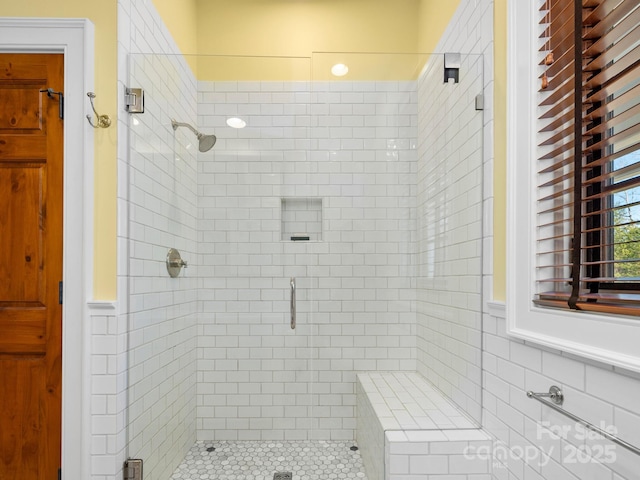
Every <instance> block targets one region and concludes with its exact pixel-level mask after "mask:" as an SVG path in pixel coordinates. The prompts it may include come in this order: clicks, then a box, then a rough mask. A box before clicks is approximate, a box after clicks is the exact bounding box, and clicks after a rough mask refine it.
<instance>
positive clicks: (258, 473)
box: [171, 440, 367, 480]
mask: <svg viewBox="0 0 640 480" xmlns="http://www.w3.org/2000/svg"><path fill="white" fill-rule="evenodd" d="M353 445H354V442H353V441H326V440H300V441H226V440H225V441H199V442H196V443H195V444H194V445H193V447H192V448H191V449H190V450H189V452H188V453H187V455H186V456H185V458H184V460H183V462H182V464H181V465H180V466H179V467H178V468H177V469H176V470H175V471H174V473H173V475H172V476H171V480H272V479H273V480H325V479H328V478H336V479H340V480H350V479H353V480H367V477H366V474H365V473H364V466H363V465H362V458H361V457H360V452H359V451H358V450H351V447H352V446H353Z"/></svg>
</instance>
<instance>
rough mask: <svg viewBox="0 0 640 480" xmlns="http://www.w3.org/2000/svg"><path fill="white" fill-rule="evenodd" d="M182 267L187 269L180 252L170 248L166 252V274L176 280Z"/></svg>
mask: <svg viewBox="0 0 640 480" xmlns="http://www.w3.org/2000/svg"><path fill="white" fill-rule="evenodd" d="M182 267H184V268H187V262H185V261H184V260H182V258H181V257H180V252H179V251H178V250H176V249H175V248H170V249H169V252H167V272H169V276H170V277H171V278H176V277H177V276H178V275H180V270H182Z"/></svg>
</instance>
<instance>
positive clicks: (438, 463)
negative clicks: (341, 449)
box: [356, 372, 491, 480]
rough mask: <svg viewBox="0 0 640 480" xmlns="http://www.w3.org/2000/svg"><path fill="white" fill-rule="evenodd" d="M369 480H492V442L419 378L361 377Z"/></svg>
mask: <svg viewBox="0 0 640 480" xmlns="http://www.w3.org/2000/svg"><path fill="white" fill-rule="evenodd" d="M357 379H358V382H357V406H358V410H357V413H358V416H357V430H356V435H357V441H358V445H359V447H360V450H361V455H362V459H363V462H364V465H365V470H366V472H367V478H368V479H369V480H411V479H416V480H418V479H420V480H431V479H433V480H435V479H438V480H467V479H470V478H473V480H490V478H491V474H490V468H491V464H490V462H491V454H490V448H491V438H490V437H489V435H488V434H487V433H485V432H484V431H482V430H481V429H479V428H477V426H476V424H475V423H474V422H473V421H472V420H471V419H470V418H468V417H467V415H465V414H464V413H462V412H460V410H459V409H458V408H457V407H456V406H455V405H454V404H453V403H452V402H451V401H449V400H448V399H447V398H445V396H444V395H443V394H442V393H440V392H439V391H438V390H437V389H436V388H434V387H433V386H432V385H431V384H430V383H429V382H427V381H426V380H425V379H424V378H423V377H422V376H421V375H420V374H418V373H416V372H372V373H360V374H358V376H357Z"/></svg>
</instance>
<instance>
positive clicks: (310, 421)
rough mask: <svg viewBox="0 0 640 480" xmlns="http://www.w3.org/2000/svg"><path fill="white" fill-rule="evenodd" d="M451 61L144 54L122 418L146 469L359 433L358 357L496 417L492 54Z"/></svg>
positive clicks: (362, 367) (133, 130) (132, 124)
mask: <svg viewBox="0 0 640 480" xmlns="http://www.w3.org/2000/svg"><path fill="white" fill-rule="evenodd" d="M443 62H444V56H443V55H426V54H425V55H416V54H356V53H317V54H314V55H313V56H312V57H311V58H264V57H260V58H258V57H207V56H193V57H191V56H177V55H176V56H174V55H154V54H133V55H131V56H130V64H129V69H130V78H129V81H130V85H129V86H131V87H140V88H143V89H144V91H145V112H144V113H143V114H139V115H137V114H132V115H130V116H129V117H128V119H127V120H128V122H129V128H130V130H129V131H130V152H129V159H128V165H127V171H126V173H125V174H124V175H121V178H126V182H127V193H126V195H127V197H128V198H127V199H126V205H127V209H128V211H127V212H126V218H127V219H128V220H127V225H126V229H124V230H123V231H125V232H126V236H127V242H126V243H127V245H128V247H127V248H128V250H129V251H128V252H127V255H128V258H129V259H130V261H129V264H128V269H129V271H128V272H127V277H128V279H129V280H128V289H129V291H128V295H127V301H128V305H127V312H128V315H127V321H128V332H129V333H128V352H129V354H128V359H127V361H128V378H127V382H128V390H127V395H128V409H127V415H126V417H127V418H126V419H125V422H126V424H127V445H128V456H129V457H130V458H142V459H143V460H144V462H145V479H147V478H153V479H167V478H170V477H171V475H172V472H173V471H174V470H175V469H176V467H177V466H178V465H179V464H180V463H181V461H182V460H183V458H185V456H186V455H187V452H188V451H189V449H191V448H192V447H193V445H194V443H195V442H196V440H199V441H203V442H204V443H203V446H204V447H206V448H216V446H217V447H218V448H223V447H222V445H223V444H224V445H227V444H228V443H226V442H231V441H233V442H256V441H265V442H267V444H274V442H276V443H278V442H280V443H282V442H292V441H304V442H312V441H324V442H336V443H325V444H324V445H325V447H326V448H342V447H336V446H335V445H342V446H344V447H345V448H347V447H348V446H350V445H354V442H355V440H356V431H355V429H356V424H355V417H356V412H355V405H356V400H355V378H356V374H357V372H360V371H397V370H408V371H418V372H419V373H421V374H422V375H423V376H424V377H425V378H427V379H429V380H430V381H431V382H432V383H434V385H436V386H437V387H438V388H439V389H440V390H442V391H443V392H444V393H445V394H446V395H448V396H449V397H450V398H451V399H452V400H453V401H454V402H456V403H457V404H458V405H459V406H460V407H461V408H462V409H463V410H464V411H466V412H467V414H468V415H469V416H470V417H472V418H474V419H475V420H476V421H479V418H480V397H481V378H480V372H481V368H480V361H481V355H480V350H481V345H480V332H481V325H480V322H481V288H482V272H481V254H482V234H483V232H482V198H483V197H482V171H483V143H482V135H483V134H482V131H483V120H482V111H481V109H480V108H479V107H478V105H479V103H478V102H480V101H481V97H479V96H480V95H481V94H482V92H483V75H482V64H483V60H482V57H481V56H479V55H462V56H461V57H460V68H459V72H458V74H459V75H458V82H457V83H455V82H454V81H449V82H445V81H444V76H443V75H444V63H443ZM335 64H344V65H346V66H347V67H348V73H347V75H345V76H344V77H335V76H332V75H331V73H330V70H331V67H332V66H333V65H335ZM231 119H240V120H242V121H243V122H244V123H245V124H246V125H245V126H244V128H233V127H232V126H230V124H233V123H234V121H233V120H231ZM228 122H229V123H228ZM236 122H237V120H236ZM184 124H187V125H188V126H189V128H176V127H175V126H172V125H178V126H184ZM189 130H195V131H197V132H194V131H189ZM196 133H198V134H200V135H215V138H216V141H215V145H213V147H212V148H210V149H209V150H207V151H201V150H205V149H203V148H199V144H198V140H199V139H200V137H198V136H197V135H196ZM206 139H211V137H206V138H205V140H206ZM211 143H212V141H209V144H211ZM206 146H207V147H209V146H211V145H206ZM170 248H175V249H177V250H178V251H179V252H180V254H181V257H182V259H183V260H184V261H185V262H186V265H185V267H186V268H183V269H182V270H181V271H180V274H179V276H177V277H176V278H172V277H171V276H170V275H169V273H168V270H167V263H166V261H167V253H168V250H169V249H170ZM294 309H295V324H294V322H293V318H292V317H293V316H294ZM308 445H312V444H308ZM225 448H226V447H225ZM252 448H253V447H252ZM256 448H257V447H256ZM268 448H272V447H268ZM305 448H306V447H305ZM309 448H312V447H309ZM189 455H191V454H189ZM308 468H309V467H307V469H308ZM283 469H285V470H286V465H283ZM187 470H188V468H187ZM236 473H237V472H236ZM295 476H296V474H295V472H294V478H295ZM180 478H188V477H184V476H183V477H180ZM194 478H199V477H194ZM211 478H217V477H213V476H212V477H211ZM236 478H240V477H238V476H237V475H236Z"/></svg>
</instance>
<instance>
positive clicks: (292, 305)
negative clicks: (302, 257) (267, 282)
mask: <svg viewBox="0 0 640 480" xmlns="http://www.w3.org/2000/svg"><path fill="white" fill-rule="evenodd" d="M289 286H290V287H291V302H290V303H289V307H290V310H291V329H292V330H293V329H295V328H296V279H295V278H294V277H291V280H290V281H289Z"/></svg>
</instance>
